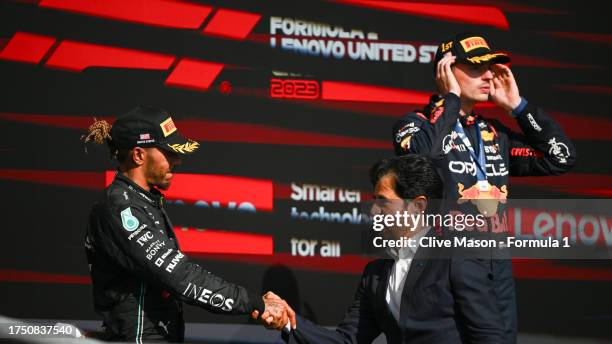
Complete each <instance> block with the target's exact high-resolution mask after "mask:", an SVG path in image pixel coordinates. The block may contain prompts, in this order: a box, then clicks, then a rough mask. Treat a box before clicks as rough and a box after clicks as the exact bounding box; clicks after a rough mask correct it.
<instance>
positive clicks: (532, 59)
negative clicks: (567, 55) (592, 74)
mask: <svg viewBox="0 0 612 344" xmlns="http://www.w3.org/2000/svg"><path fill="white" fill-rule="evenodd" d="M512 64H513V65H517V66H522V67H542V68H557V69H558V68H571V69H592V68H598V66H595V65H589V64H580V63H569V62H563V61H557V60H553V59H549V58H543V57H537V56H527V55H516V54H512Z"/></svg>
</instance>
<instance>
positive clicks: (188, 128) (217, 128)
mask: <svg viewBox="0 0 612 344" xmlns="http://www.w3.org/2000/svg"><path fill="white" fill-rule="evenodd" d="M97 118H98V119H105V120H107V121H108V122H109V123H112V121H113V119H112V118H110V117H97ZM0 119H4V120H12V121H19V122H26V123H34V124H41V125H49V126H54V127H62V128H73V129H87V128H88V127H89V126H90V125H91V123H92V122H93V119H92V118H91V117H78V116H61V115H38V114H17V113H0ZM175 122H176V123H177V126H178V127H180V128H181V132H182V133H183V134H184V135H185V136H187V137H189V138H191V139H194V140H198V141H208V142H238V143H239V142H244V143H257V144H273V145H297V146H314V147H338V148H368V149H391V148H392V147H391V143H390V142H389V141H387V140H376V139H365V138H356V137H352V136H345V135H333V134H319V133H313V132H307V131H299V130H292V129H285V128H279V127H273V126H268V125H261V124H247V123H241V122H222V121H213V120H178V121H175Z"/></svg>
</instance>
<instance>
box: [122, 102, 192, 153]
mask: <svg viewBox="0 0 612 344" xmlns="http://www.w3.org/2000/svg"><path fill="white" fill-rule="evenodd" d="M110 134H111V138H112V145H113V146H114V147H116V148H126V149H130V148H134V147H137V146H138V147H143V148H147V147H158V148H161V149H164V150H166V151H170V152H175V153H180V154H190V153H193V152H194V151H196V150H197V149H198V148H199V147H200V144H199V143H198V142H196V141H193V140H189V139H186V138H184V137H183V136H182V135H181V134H179V132H178V129H177V128H176V126H175V125H174V122H173V121H172V117H170V114H169V113H168V111H166V110H164V109H162V108H157V107H152V106H142V105H141V106H137V107H135V108H134V109H132V110H131V111H129V112H128V113H126V114H124V115H121V116H120V117H118V118H117V120H116V121H115V123H113V126H112V128H111V132H110Z"/></svg>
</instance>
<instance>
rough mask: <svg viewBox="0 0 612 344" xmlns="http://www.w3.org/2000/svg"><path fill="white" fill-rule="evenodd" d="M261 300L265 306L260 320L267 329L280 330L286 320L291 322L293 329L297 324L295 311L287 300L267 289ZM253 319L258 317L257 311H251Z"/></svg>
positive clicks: (285, 323)
mask: <svg viewBox="0 0 612 344" xmlns="http://www.w3.org/2000/svg"><path fill="white" fill-rule="evenodd" d="M263 301H264V304H265V306H266V308H265V310H264V312H263V314H262V315H261V322H262V323H263V324H264V326H265V327H266V328H267V329H275V330H279V331H280V330H282V329H283V328H284V327H285V326H286V325H287V323H288V322H290V323H291V328H293V329H295V328H296V326H297V320H296V318H295V311H294V310H293V309H292V308H291V307H290V306H289V304H287V302H286V301H285V300H283V299H281V298H280V297H279V296H278V295H276V294H274V293H273V292H271V291H269V292H267V293H265V294H264V296H263ZM251 317H252V318H253V319H255V320H256V319H257V318H258V317H259V312H258V311H256V310H255V311H253V313H251Z"/></svg>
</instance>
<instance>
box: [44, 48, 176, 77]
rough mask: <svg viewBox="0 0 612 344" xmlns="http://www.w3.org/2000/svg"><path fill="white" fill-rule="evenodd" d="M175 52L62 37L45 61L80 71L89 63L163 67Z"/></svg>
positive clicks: (111, 65) (125, 66)
mask: <svg viewBox="0 0 612 344" xmlns="http://www.w3.org/2000/svg"><path fill="white" fill-rule="evenodd" d="M174 59H175V58H174V56H171V55H164V54H157V53H150V52H146V51H140V50H133V49H126V48H116V47H110V46H103V45H97V44H89V43H81V42H72V41H63V42H61V43H60V45H59V46H58V47H57V49H56V50H55V52H54V53H53V55H51V57H49V60H47V63H46V65H47V66H49V67H54V68H60V69H66V70H70V71H73V72H81V71H83V70H84V69H85V68H89V67H111V68H139V69H158V70H166V69H168V68H170V66H171V65H172V62H174Z"/></svg>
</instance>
